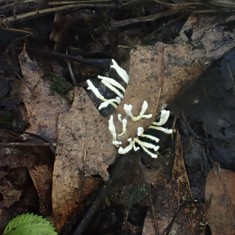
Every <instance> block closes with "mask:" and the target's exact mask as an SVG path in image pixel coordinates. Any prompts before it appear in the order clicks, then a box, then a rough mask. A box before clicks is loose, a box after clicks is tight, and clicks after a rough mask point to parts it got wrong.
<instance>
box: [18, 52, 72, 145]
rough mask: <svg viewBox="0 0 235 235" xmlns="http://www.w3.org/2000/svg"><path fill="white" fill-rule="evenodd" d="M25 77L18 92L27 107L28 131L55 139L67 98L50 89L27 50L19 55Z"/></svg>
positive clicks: (66, 107) (66, 105) (65, 108)
mask: <svg viewBox="0 0 235 235" xmlns="http://www.w3.org/2000/svg"><path fill="white" fill-rule="evenodd" d="M19 61H20V66H21V70H22V74H23V79H22V80H21V81H20V84H19V87H18V90H17V92H18V94H19V96H20V98H21V99H22V100H23V102H24V105H25V108H26V111H27V113H26V116H27V121H28V122H29V123H30V127H29V128H28V130H27V131H28V132H30V133H33V134H37V135H39V136H41V137H43V138H45V139H47V140H50V141H55V139H56V125H57V120H58V115H59V113H61V112H64V111H66V110H68V104H67V101H66V100H65V99H63V98H62V97H60V96H59V95H57V94H54V93H53V92H51V90H50V83H49V82H48V80H46V79H43V72H42V70H41V69H40V68H39V66H38V65H37V63H36V62H34V61H32V60H31V59H30V58H29V57H28V54H27V52H26V50H25V48H24V49H23V50H22V52H21V54H20V55H19Z"/></svg>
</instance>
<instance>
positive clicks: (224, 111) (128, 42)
mask: <svg viewBox="0 0 235 235" xmlns="http://www.w3.org/2000/svg"><path fill="white" fill-rule="evenodd" d="M9 2H10V3H11V4H9V6H5V4H6V3H7V1H3V3H0V6H1V8H0V14H1V15H2V16H3V17H2V19H4V18H6V19H7V17H11V16H13V15H18V14H20V13H25V12H30V11H32V10H34V9H35V7H38V9H47V8H48V3H47V1H43V2H42V3H41V4H39V5H37V4H36V3H35V2H33V1H32V4H29V5H27V4H22V5H17V3H14V2H13V1H9ZM169 2H170V1H169ZM173 2H181V1H171V3H173ZM13 3H14V4H13ZM125 3H126V4H125ZM127 3H128V4H127ZM218 5H219V3H218V1H216V4H213V1H211V5H206V7H207V8H208V9H209V10H214V11H215V15H217V16H218V20H219V19H220V20H221V21H223V20H222V19H223V15H225V12H228V13H229V11H230V10H233V8H232V7H233V5H231V6H224V5H223V6H222V7H225V8H224V9H221V12H218V11H217V10H218ZM220 7H221V5H219V9H220ZM204 8H205V7H201V8H200V6H198V10H204ZM165 10H167V5H164V4H163V5H162V4H158V3H157V1H156V2H154V1H146V2H144V1H143V2H141V1H137V2H136V1H110V2H108V1H107V4H104V6H101V5H100V6H99V4H98V3H97V5H94V4H93V5H92V4H91V5H89V6H88V7H86V6H84V7H82V8H79V9H78V10H71V9H66V10H64V11H62V12H61V13H60V16H59V18H58V21H57V22H54V13H53V12H52V13H49V14H46V15H42V16H40V17H36V18H35V17H33V18H32V19H30V18H23V19H22V20H17V19H15V20H14V19H12V18H8V20H9V21H10V20H11V21H10V22H9V21H4V22H1V20H0V25H1V28H0V143H1V146H0V182H1V184H0V231H2V229H3V228H4V226H5V224H6V223H7V222H8V221H9V220H10V218H12V217H14V216H15V215H17V214H19V213H23V212H27V211H30V212H35V213H38V212H39V198H38V195H37V191H36V189H35V187H34V185H33V182H32V180H31V178H30V175H29V172H28V170H27V169H28V167H29V166H32V165H33V164H34V162H33V161H31V160H30V159H29V157H28V158H27V156H32V155H35V156H37V161H45V159H44V158H43V155H46V154H47V155H50V156H51V159H53V157H54V151H53V149H52V150H51V149H50V148H49V147H48V146H46V145H45V146H43V148H40V144H42V143H45V142H44V141H43V140H41V139H40V138H39V137H36V136H34V137H31V143H37V144H38V145H37V147H33V145H31V146H24V145H18V146H17V147H16V146H14V148H15V151H14V154H12V155H11V156H7V155H6V152H7V149H8V148H9V146H10V145H9V143H21V142H23V139H22V138H23V137H22V136H21V134H22V133H24V131H25V130H26V129H27V127H28V125H29V124H28V122H27V117H25V116H24V115H23V114H24V104H23V103H22V101H21V100H19V99H18V97H17V96H16V95H15V90H16V89H17V87H14V85H13V84H14V81H15V80H17V79H22V77H21V71H20V66H19V62H18V59H17V58H18V54H19V53H20V51H21V50H22V47H23V46H26V49H27V51H28V53H29V55H30V56H31V57H32V58H35V59H36V61H37V62H38V63H39V64H40V66H41V67H43V69H44V71H45V73H47V74H50V75H51V77H52V89H54V91H56V92H58V93H60V94H61V93H63V94H62V95H63V96H66V95H67V94H64V92H65V91H67V92H69V91H70V90H71V89H72V87H74V86H75V85H79V86H85V81H86V80H87V79H89V78H94V77H96V76H97V74H99V73H101V72H104V71H105V70H106V69H107V64H106V62H107V61H106V60H103V59H106V58H115V59H116V60H117V61H120V63H121V62H122V61H125V60H126V58H127V57H128V56H129V52H130V50H131V49H132V48H133V47H134V45H137V44H142V45H154V44H155V43H156V42H159V41H162V42H164V43H174V39H175V37H176V36H178V34H179V31H180V29H181V27H182V26H183V24H184V23H185V22H186V20H187V16H188V15H190V11H192V10H191V9H188V8H185V9H183V10H182V11H180V10H179V12H176V13H174V14H173V13H172V14H169V15H163V17H161V18H159V19H158V20H149V18H148V17H147V16H148V15H154V14H156V13H158V12H162V11H163V12H164V11H165ZM182 12H183V13H182ZM166 16H167V17H166ZM140 17H142V18H140ZM13 18H14V17H13ZM131 18H132V19H134V18H138V20H136V21H133V20H129V21H128V19H131ZM110 22H112V23H110ZM234 27H235V24H234V21H233V20H231V21H229V23H227V24H226V25H225V28H226V30H231V31H232V30H234ZM52 32H53V33H52ZM186 34H188V36H189V37H190V32H186ZM48 51H49V53H48ZM66 51H67V52H68V54H69V55H72V56H73V57H74V58H72V57H71V58H67V59H69V60H70V61H71V64H72V68H73V76H74V78H71V73H70V71H69V70H68V66H67V62H66V61H65V59H66ZM77 56H79V57H80V58H89V59H92V63H88V62H87V60H85V61H83V63H80V62H81V61H80V62H77V61H76V59H75V57H77ZM52 74H55V76H52ZM58 76H59V77H63V84H58V79H56V78H58ZM234 76H235V50H234V49H233V50H231V51H229V52H228V53H226V54H225V55H224V56H223V57H222V58H221V59H219V60H218V61H215V62H214V63H213V64H211V65H210V66H209V67H208V68H207V70H206V71H205V72H204V73H203V75H202V76H201V77H200V78H198V80H197V81H196V82H195V83H194V84H193V85H192V86H191V87H190V88H189V89H188V90H187V91H186V92H185V93H184V94H182V95H181V96H180V97H178V98H177V100H175V101H174V102H173V103H172V104H171V105H170V109H171V111H172V112H173V115H174V116H175V117H177V118H178V120H177V128H178V129H179V131H180V134H181V138H182V143H183V149H184V161H185V166H186V170H187V173H188V178H189V181H190V185H191V192H192V195H193V198H194V199H197V200H199V201H200V202H204V186H205V180H206V176H207V174H208V172H209V170H210V169H211V168H212V166H213V165H214V164H215V163H216V162H218V163H220V164H221V167H224V168H228V169H231V170H233V171H234V170H235V80H234ZM61 87H62V89H61ZM39 143H40V144H39ZM6 156H7V157H8V158H7V157H6ZM164 157H165V158H164V160H163V162H164V161H165V162H164V164H165V165H167V164H168V165H167V167H166V168H164V167H163V165H157V164H156V163H154V162H153V161H152V160H146V159H145V158H143V159H142V158H141V157H136V156H132V155H130V156H128V157H127V158H126V159H123V158H121V159H118V160H117V162H116V163H115V164H116V165H115V166H111V167H110V172H111V180H110V181H109V182H107V183H105V184H104V185H103V186H102V187H101V188H98V189H96V190H95V191H94V194H92V195H91V197H90V198H88V199H87V200H86V202H85V203H84V205H82V206H81V210H80V211H79V214H78V215H76V216H74V218H73V219H72V220H71V221H68V223H67V224H66V225H65V227H64V229H63V230H62V232H61V234H72V231H73V230H74V227H77V225H78V221H79V222H81V221H82V222H83V224H84V225H83V227H82V226H80V227H79V229H81V230H85V232H80V233H77V234H103V235H105V234H141V233H142V227H143V223H144V219H145V217H146V214H147V211H148V209H149V200H147V199H146V197H147V195H149V194H151V190H152V188H151V187H152V186H151V185H149V184H147V183H146V181H145V179H144V178H143V175H142V171H143V169H142V167H146V168H149V169H151V168H153V165H154V164H155V165H154V167H156V168H157V169H158V170H159V171H160V172H164V173H166V172H165V171H167V169H168V170H169V168H171V167H172V165H173V162H172V160H170V159H169V162H168V157H167V155H166V156H164ZM12 158H14V159H17V160H16V161H14V160H12ZM6 159H7V160H6ZM9 159H11V160H12V161H13V162H11V161H9ZM33 159H35V158H33ZM170 161H171V162H170ZM140 163H141V164H140ZM14 164H15V165H14ZM48 164H52V162H50V161H49V163H48ZM129 166H131V169H130V167H129ZM167 174H168V175H169V171H168V173H167ZM168 177H170V176H168ZM4 190H5V191H4ZM6 191H7V193H6ZM6 195H7V197H8V198H6ZM49 200H50V199H49ZM49 204H50V203H49ZM87 212H89V213H90V214H89V213H87ZM93 214H94V215H95V216H93ZM85 215H86V216H87V217H86V216H85ZM71 224H72V225H71Z"/></svg>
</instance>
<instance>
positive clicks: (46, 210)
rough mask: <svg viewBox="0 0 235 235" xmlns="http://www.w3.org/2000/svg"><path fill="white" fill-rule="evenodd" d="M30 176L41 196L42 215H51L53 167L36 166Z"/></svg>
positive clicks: (30, 170) (31, 169)
mask: <svg viewBox="0 0 235 235" xmlns="http://www.w3.org/2000/svg"><path fill="white" fill-rule="evenodd" d="M29 174H30V177H31V179H32V181H33V184H34V186H35V188H36V190H37V193H38V196H39V205H40V213H42V214H43V215H50V213H51V191H52V190H51V189H52V166H48V165H45V164H44V165H35V166H34V167H33V168H29Z"/></svg>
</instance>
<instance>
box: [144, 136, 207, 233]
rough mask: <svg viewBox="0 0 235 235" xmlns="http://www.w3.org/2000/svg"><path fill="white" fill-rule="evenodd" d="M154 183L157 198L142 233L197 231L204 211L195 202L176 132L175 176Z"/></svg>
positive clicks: (173, 171)
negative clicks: (162, 182)
mask: <svg viewBox="0 0 235 235" xmlns="http://www.w3.org/2000/svg"><path fill="white" fill-rule="evenodd" d="M160 183H161V182H158V185H156V186H155V190H156V192H155V194H152V196H151V197H153V195H154V196H155V197H156V198H153V199H152V200H151V201H152V202H154V203H153V204H152V205H151V207H152V209H150V210H149V212H148V214H147V217H146V219H145V223H144V227H143V234H146V235H151V234H171V233H172V234H173V233H174V234H198V233H197V229H198V228H199V221H202V218H203V214H202V211H201V210H200V209H199V208H198V206H197V205H196V203H194V202H192V197H191V191H190V185H189V182H188V177H187V172H186V169H185V165H184V159H183V147H182V143H181V140H180V136H179V134H178V133H177V140H176V149H175V159H174V165H173V169H172V178H171V181H170V183H169V184H167V183H166V181H165V186H164V187H163V186H161V187H159V186H160Z"/></svg>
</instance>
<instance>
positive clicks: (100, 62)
mask: <svg viewBox="0 0 235 235" xmlns="http://www.w3.org/2000/svg"><path fill="white" fill-rule="evenodd" d="M27 50H29V51H30V52H33V53H36V54H38V55H42V56H47V57H51V58H55V59H61V60H71V61H77V62H79V63H83V64H88V65H93V66H96V67H99V68H101V69H105V70H109V68H110V64H111V59H90V58H84V57H82V56H73V55H67V54H63V53H59V52H50V51H44V50H38V49H33V48H27Z"/></svg>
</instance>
